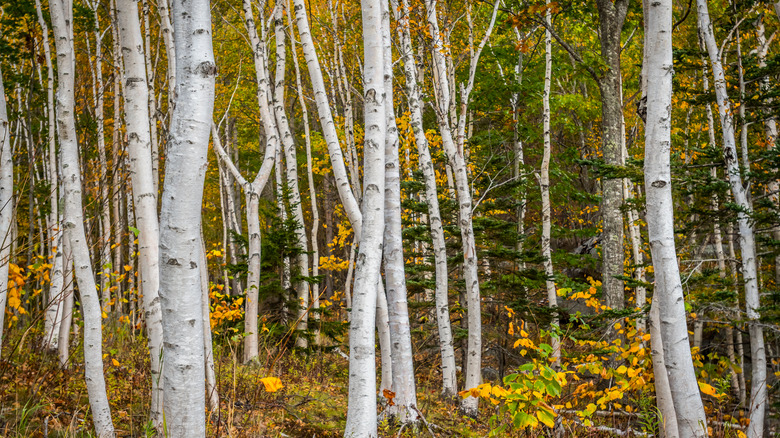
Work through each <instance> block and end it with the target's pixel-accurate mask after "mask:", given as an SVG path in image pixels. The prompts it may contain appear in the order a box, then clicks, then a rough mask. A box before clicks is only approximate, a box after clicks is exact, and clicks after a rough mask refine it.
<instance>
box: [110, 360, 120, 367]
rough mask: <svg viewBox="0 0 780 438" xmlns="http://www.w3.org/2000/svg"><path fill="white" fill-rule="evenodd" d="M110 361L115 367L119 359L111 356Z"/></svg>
mask: <svg viewBox="0 0 780 438" xmlns="http://www.w3.org/2000/svg"><path fill="white" fill-rule="evenodd" d="M111 363H112V364H114V366H115V367H118V366H119V361H118V360H116V359H114V358H111Z"/></svg>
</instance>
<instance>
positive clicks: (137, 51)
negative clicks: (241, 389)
mask: <svg viewBox="0 0 780 438" xmlns="http://www.w3.org/2000/svg"><path fill="white" fill-rule="evenodd" d="M116 11H117V21H118V24H119V37H120V41H121V45H122V54H123V56H124V77H123V81H124V83H125V121H126V123H127V139H128V145H127V150H128V155H129V159H130V160H129V162H130V176H131V179H132V185H133V198H134V202H133V204H134V205H135V223H136V227H137V229H138V272H139V277H140V280H141V287H140V288H139V291H140V295H141V296H143V306H144V319H145V320H146V334H147V339H148V341H147V343H148V346H149V356H150V363H151V376H152V400H151V412H150V415H151V419H152V422H153V424H154V427H155V429H156V430H157V431H158V432H159V433H162V432H163V422H164V419H163V406H162V400H163V388H162V385H161V381H160V375H161V371H162V363H161V359H162V313H161V310H160V298H159V288H160V264H159V261H160V240H159V238H160V227H159V223H158V221H157V192H156V191H155V186H156V184H155V178H156V175H155V171H154V165H153V161H152V139H151V128H150V126H151V125H150V123H151V122H150V117H149V85H148V82H147V77H146V66H145V58H146V56H145V54H144V51H143V39H142V36H141V23H140V22H139V20H138V6H137V2H135V1H134V0H117V1H116ZM134 237H135V236H131V238H130V239H131V240H133V238H134Z"/></svg>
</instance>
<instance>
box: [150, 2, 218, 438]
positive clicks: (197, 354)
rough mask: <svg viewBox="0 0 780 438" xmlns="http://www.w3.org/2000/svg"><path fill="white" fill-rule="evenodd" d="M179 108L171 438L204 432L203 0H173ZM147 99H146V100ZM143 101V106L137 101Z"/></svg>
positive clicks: (168, 249)
mask: <svg viewBox="0 0 780 438" xmlns="http://www.w3.org/2000/svg"><path fill="white" fill-rule="evenodd" d="M173 20H174V21H173V23H174V25H173V28H174V40H175V42H176V107H175V108H174V111H173V116H172V119H171V124H170V128H171V129H170V133H169V137H168V153H167V159H166V163H165V165H166V169H165V175H166V177H165V184H164V186H163V193H162V209H161V213H160V300H161V306H162V307H161V308H162V314H163V315H164V318H163V342H164V343H165V352H164V360H165V367H164V369H163V383H164V400H163V404H164V409H165V419H166V428H167V430H168V434H169V436H173V437H201V436H205V434H206V418H205V411H206V406H205V397H204V394H205V390H206V388H205V378H206V374H205V366H204V352H203V345H204V340H203V323H204V321H203V304H202V291H201V279H200V269H199V268H198V266H199V265H200V264H201V260H200V253H201V243H200V226H201V202H202V199H203V183H204V179H205V175H206V167H207V153H208V144H209V132H210V128H211V124H212V122H211V120H212V112H213V108H214V85H215V76H216V72H217V69H216V65H215V64H214V53H213V50H212V45H211V9H210V3H209V1H208V0H174V2H173ZM145 104H146V102H143V105H145ZM139 105H141V103H139Z"/></svg>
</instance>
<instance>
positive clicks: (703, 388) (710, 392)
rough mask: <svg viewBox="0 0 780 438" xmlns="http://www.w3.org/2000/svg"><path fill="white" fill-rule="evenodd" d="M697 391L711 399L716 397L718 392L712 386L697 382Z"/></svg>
mask: <svg viewBox="0 0 780 438" xmlns="http://www.w3.org/2000/svg"><path fill="white" fill-rule="evenodd" d="M699 389H701V392H703V393H704V394H707V395H710V396H712V397H718V390H717V389H715V387H713V386H712V385H709V384H707V383H704V382H699Z"/></svg>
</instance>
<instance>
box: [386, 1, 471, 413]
mask: <svg viewBox="0 0 780 438" xmlns="http://www.w3.org/2000/svg"><path fill="white" fill-rule="evenodd" d="M391 5H392V9H393V12H394V13H395V18H396V21H397V22H398V34H399V39H400V40H401V43H400V47H401V49H400V50H401V57H402V59H403V61H404V63H403V64H404V76H405V79H406V92H407V95H408V100H409V101H408V103H409V113H410V125H411V127H412V131H413V132H414V140H415V144H416V145H417V154H418V158H417V159H418V162H419V165H420V170H422V172H423V178H424V180H425V200H426V202H427V204H428V226H429V228H430V230H431V240H432V241H433V257H434V265H435V267H434V269H435V271H436V293H435V300H436V325H437V327H438V330H439V350H440V352H441V363H442V365H441V369H442V393H443V395H444V396H445V397H455V395H456V394H457V392H458V382H457V378H456V372H455V371H456V368H455V350H454V348H453V345H452V326H451V321H450V309H449V296H448V292H449V291H448V276H449V272H448V271H447V247H446V245H445V242H444V228H443V227H442V220H441V210H440V208H439V195H438V191H437V188H436V173H435V171H434V166H433V160H432V159H431V151H430V148H429V146H428V138H427V137H426V136H425V130H424V128H423V118H422V105H421V103H422V100H421V98H420V87H419V86H418V82H417V61H416V59H415V56H414V49H413V47H412V38H411V31H410V25H409V11H410V7H409V1H408V0H401V7H400V8H399V7H398V5H397V3H395V2H394V3H392V4H391ZM402 11H403V12H402Z"/></svg>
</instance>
